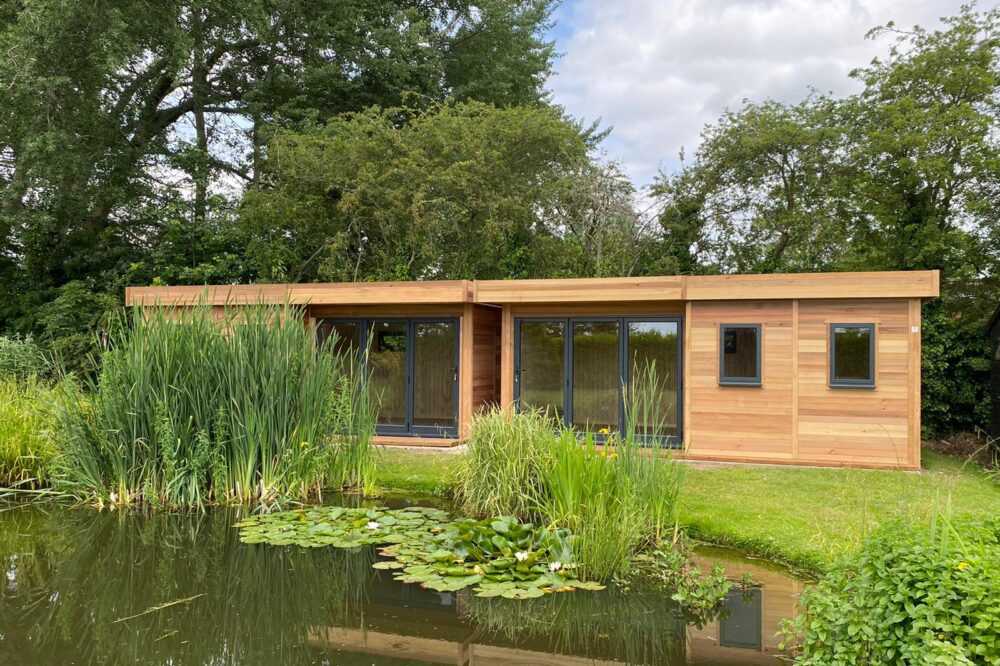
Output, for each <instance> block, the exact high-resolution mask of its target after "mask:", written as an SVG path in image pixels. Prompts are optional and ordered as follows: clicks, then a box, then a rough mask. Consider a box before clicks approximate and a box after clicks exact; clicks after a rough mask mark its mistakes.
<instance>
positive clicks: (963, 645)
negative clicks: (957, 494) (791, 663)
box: [785, 515, 1000, 666]
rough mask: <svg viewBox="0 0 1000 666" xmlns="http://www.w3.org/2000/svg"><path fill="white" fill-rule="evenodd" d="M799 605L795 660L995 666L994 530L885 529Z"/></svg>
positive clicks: (979, 526)
mask: <svg viewBox="0 0 1000 666" xmlns="http://www.w3.org/2000/svg"><path fill="white" fill-rule="evenodd" d="M801 604H802V608H803V612H802V614H801V615H800V616H799V617H798V618H796V620H795V621H794V622H792V623H789V624H787V625H786V627H785V632H786V636H787V639H788V640H787V642H788V643H789V644H790V645H792V646H793V647H795V648H796V650H797V652H798V659H797V661H796V663H798V664H803V665H812V664H815V665H819V664H823V665H824V666H831V665H832V666H837V665H843V666H848V665H850V666H854V665H856V664H887V665H888V664H930V663H941V664H944V663H947V664H993V663H997V661H998V660H1000V524H998V523H997V522H996V520H987V521H983V522H973V521H958V522H954V523H953V522H952V521H950V520H949V519H947V518H946V517H945V516H943V515H938V516H936V519H935V520H934V521H932V522H931V524H930V525H927V524H917V525H914V524H909V523H905V522H895V523H890V524H887V525H885V526H883V527H882V528H880V529H879V530H877V531H876V532H874V533H872V534H871V535H870V536H869V537H868V538H867V539H866V540H865V541H864V543H863V544H862V546H861V548H860V550H859V551H858V552H857V553H855V554H852V555H849V556H848V557H846V558H845V559H844V560H843V561H842V562H841V563H840V564H839V565H838V566H837V567H836V568H835V569H834V570H833V571H832V572H830V574H829V575H828V576H827V577H826V578H824V579H823V580H822V581H820V582H819V583H818V584H817V585H816V586H815V587H814V588H812V589H809V590H807V591H806V592H805V593H804V594H803V597H802V601H801Z"/></svg>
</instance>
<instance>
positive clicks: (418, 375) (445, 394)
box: [319, 319, 458, 437]
mask: <svg viewBox="0 0 1000 666" xmlns="http://www.w3.org/2000/svg"><path fill="white" fill-rule="evenodd" d="M332 334H336V336H337V340H336V343H335V344H334V350H335V351H343V350H345V349H355V350H359V352H361V351H363V352H364V353H361V360H362V362H363V363H364V365H365V367H366V369H367V371H368V373H369V377H370V379H371V384H370V388H371V393H372V397H373V399H374V400H375V401H376V403H377V405H378V423H377V427H376V432H378V433H379V434H382V435H426V436H440V437H453V436H455V435H456V434H457V432H458V320H457V319H324V320H321V321H320V322H319V337H320V341H321V342H322V341H323V340H325V339H327V338H328V337H329V336H330V335H332Z"/></svg>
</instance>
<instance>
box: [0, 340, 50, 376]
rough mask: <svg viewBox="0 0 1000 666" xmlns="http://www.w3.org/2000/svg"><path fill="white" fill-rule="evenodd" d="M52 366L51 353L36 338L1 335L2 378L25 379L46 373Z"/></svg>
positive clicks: (0, 371)
mask: <svg viewBox="0 0 1000 666" xmlns="http://www.w3.org/2000/svg"><path fill="white" fill-rule="evenodd" d="M51 368H52V359H51V357H50V355H49V354H48V353H46V352H45V351H44V350H42V348H41V347H40V346H39V345H38V343H36V342H35V341H34V339H32V338H30V337H26V338H22V337H7V336H0V379H10V378H13V379H17V380H25V379H28V378H29V377H38V376H42V375H45V374H47V373H48V372H49V371H50V370H51Z"/></svg>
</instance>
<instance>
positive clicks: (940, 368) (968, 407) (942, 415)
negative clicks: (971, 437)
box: [921, 302, 990, 436]
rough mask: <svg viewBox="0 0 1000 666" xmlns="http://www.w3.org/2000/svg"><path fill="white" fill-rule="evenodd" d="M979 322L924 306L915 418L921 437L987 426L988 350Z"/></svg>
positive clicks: (948, 310) (941, 307)
mask: <svg viewBox="0 0 1000 666" xmlns="http://www.w3.org/2000/svg"><path fill="white" fill-rule="evenodd" d="M968 314H970V315H971V314H972V313H971V312H969V313H968ZM981 321H982V320H981V319H980V318H979V317H975V316H971V317H956V314H955V312H954V311H953V310H952V308H948V307H946V306H944V304H941V303H938V302H931V303H928V304H926V305H925V306H924V309H923V335H922V337H921V344H922V347H921V357H922V365H921V370H922V380H923V383H922V384H921V392H922V394H923V395H922V410H921V412H922V413H921V416H922V425H923V427H924V429H925V431H926V432H927V434H930V435H932V436H933V435H941V434H947V433H952V432H955V431H958V430H963V429H969V428H970V426H971V425H977V424H985V423H987V422H988V419H989V369H990V361H989V353H990V350H989V341H988V340H987V338H986V336H985V335H984V333H983V327H982V325H981Z"/></svg>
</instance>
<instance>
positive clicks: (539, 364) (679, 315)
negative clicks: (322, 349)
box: [126, 271, 939, 469]
mask: <svg viewBox="0 0 1000 666" xmlns="http://www.w3.org/2000/svg"><path fill="white" fill-rule="evenodd" d="M938 280H939V278H938V273H937V271H907V272H871V273H809V274H775V275H721V276H665V277H636V278H578V279H564V280H458V281H426V282H362V283H335V284H286V285H256V284H255V285H216V286H208V287H131V288H129V289H127V290H126V303H127V305H129V306H167V307H177V306H186V305H195V304H198V303H200V302H201V303H206V304H209V305H212V306H213V307H218V308H221V307H224V306H226V305H227V304H228V305H230V306H240V305H248V304H254V303H260V302H267V303H285V302H288V303H291V304H293V305H298V306H301V307H302V308H303V309H304V312H305V314H306V317H307V319H308V323H309V325H311V326H314V327H315V329H316V332H317V337H318V339H319V340H324V339H326V338H327V337H329V336H331V335H333V334H334V333H335V334H336V335H335V339H336V340H337V344H338V345H341V346H342V347H345V348H353V349H357V350H364V354H363V355H362V357H363V358H364V359H365V363H366V365H367V369H368V371H369V372H370V374H371V382H372V388H373V392H374V393H375V394H376V395H377V398H378V400H379V418H378V429H377V434H378V437H377V441H379V442H381V443H384V444H388V445H393V444H401V445H419V446H453V445H455V444H458V443H460V442H461V441H462V440H463V439H464V438H465V437H467V435H468V432H469V426H470V423H471V421H472V418H473V415H474V414H475V413H477V412H479V411H481V410H484V409H488V408H490V407H492V406H500V407H503V408H507V409H546V410H548V411H549V412H550V413H552V414H555V415H557V416H559V418H560V419H561V420H562V421H563V422H564V423H567V424H570V425H572V426H573V427H575V428H578V429H583V428H588V429H590V430H592V431H594V432H613V431H616V430H619V429H620V428H622V427H623V420H624V405H623V392H624V391H625V390H626V389H625V387H627V386H628V385H629V381H630V375H631V374H632V373H633V372H634V370H633V369H634V368H636V367H639V366H642V365H651V364H655V368H656V370H657V375H658V377H659V379H660V381H659V382H658V387H659V388H658V391H659V395H658V403H659V404H660V406H661V407H662V413H663V414H664V415H665V418H666V421H667V424H666V425H667V430H668V432H667V433H666V434H667V435H669V438H670V441H671V442H672V443H673V444H675V445H676V446H677V447H678V448H679V449H682V450H683V452H682V453H681V455H683V456H684V457H686V458H689V459H693V460H714V461H728V462H757V463H781V464H801V465H833V466H845V465H849V466H860V467H885V468H905V469H918V468H919V466H920V320H921V315H920V306H921V302H922V300H923V299H927V298H933V297H936V296H937V295H938V291H939V282H938Z"/></svg>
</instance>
